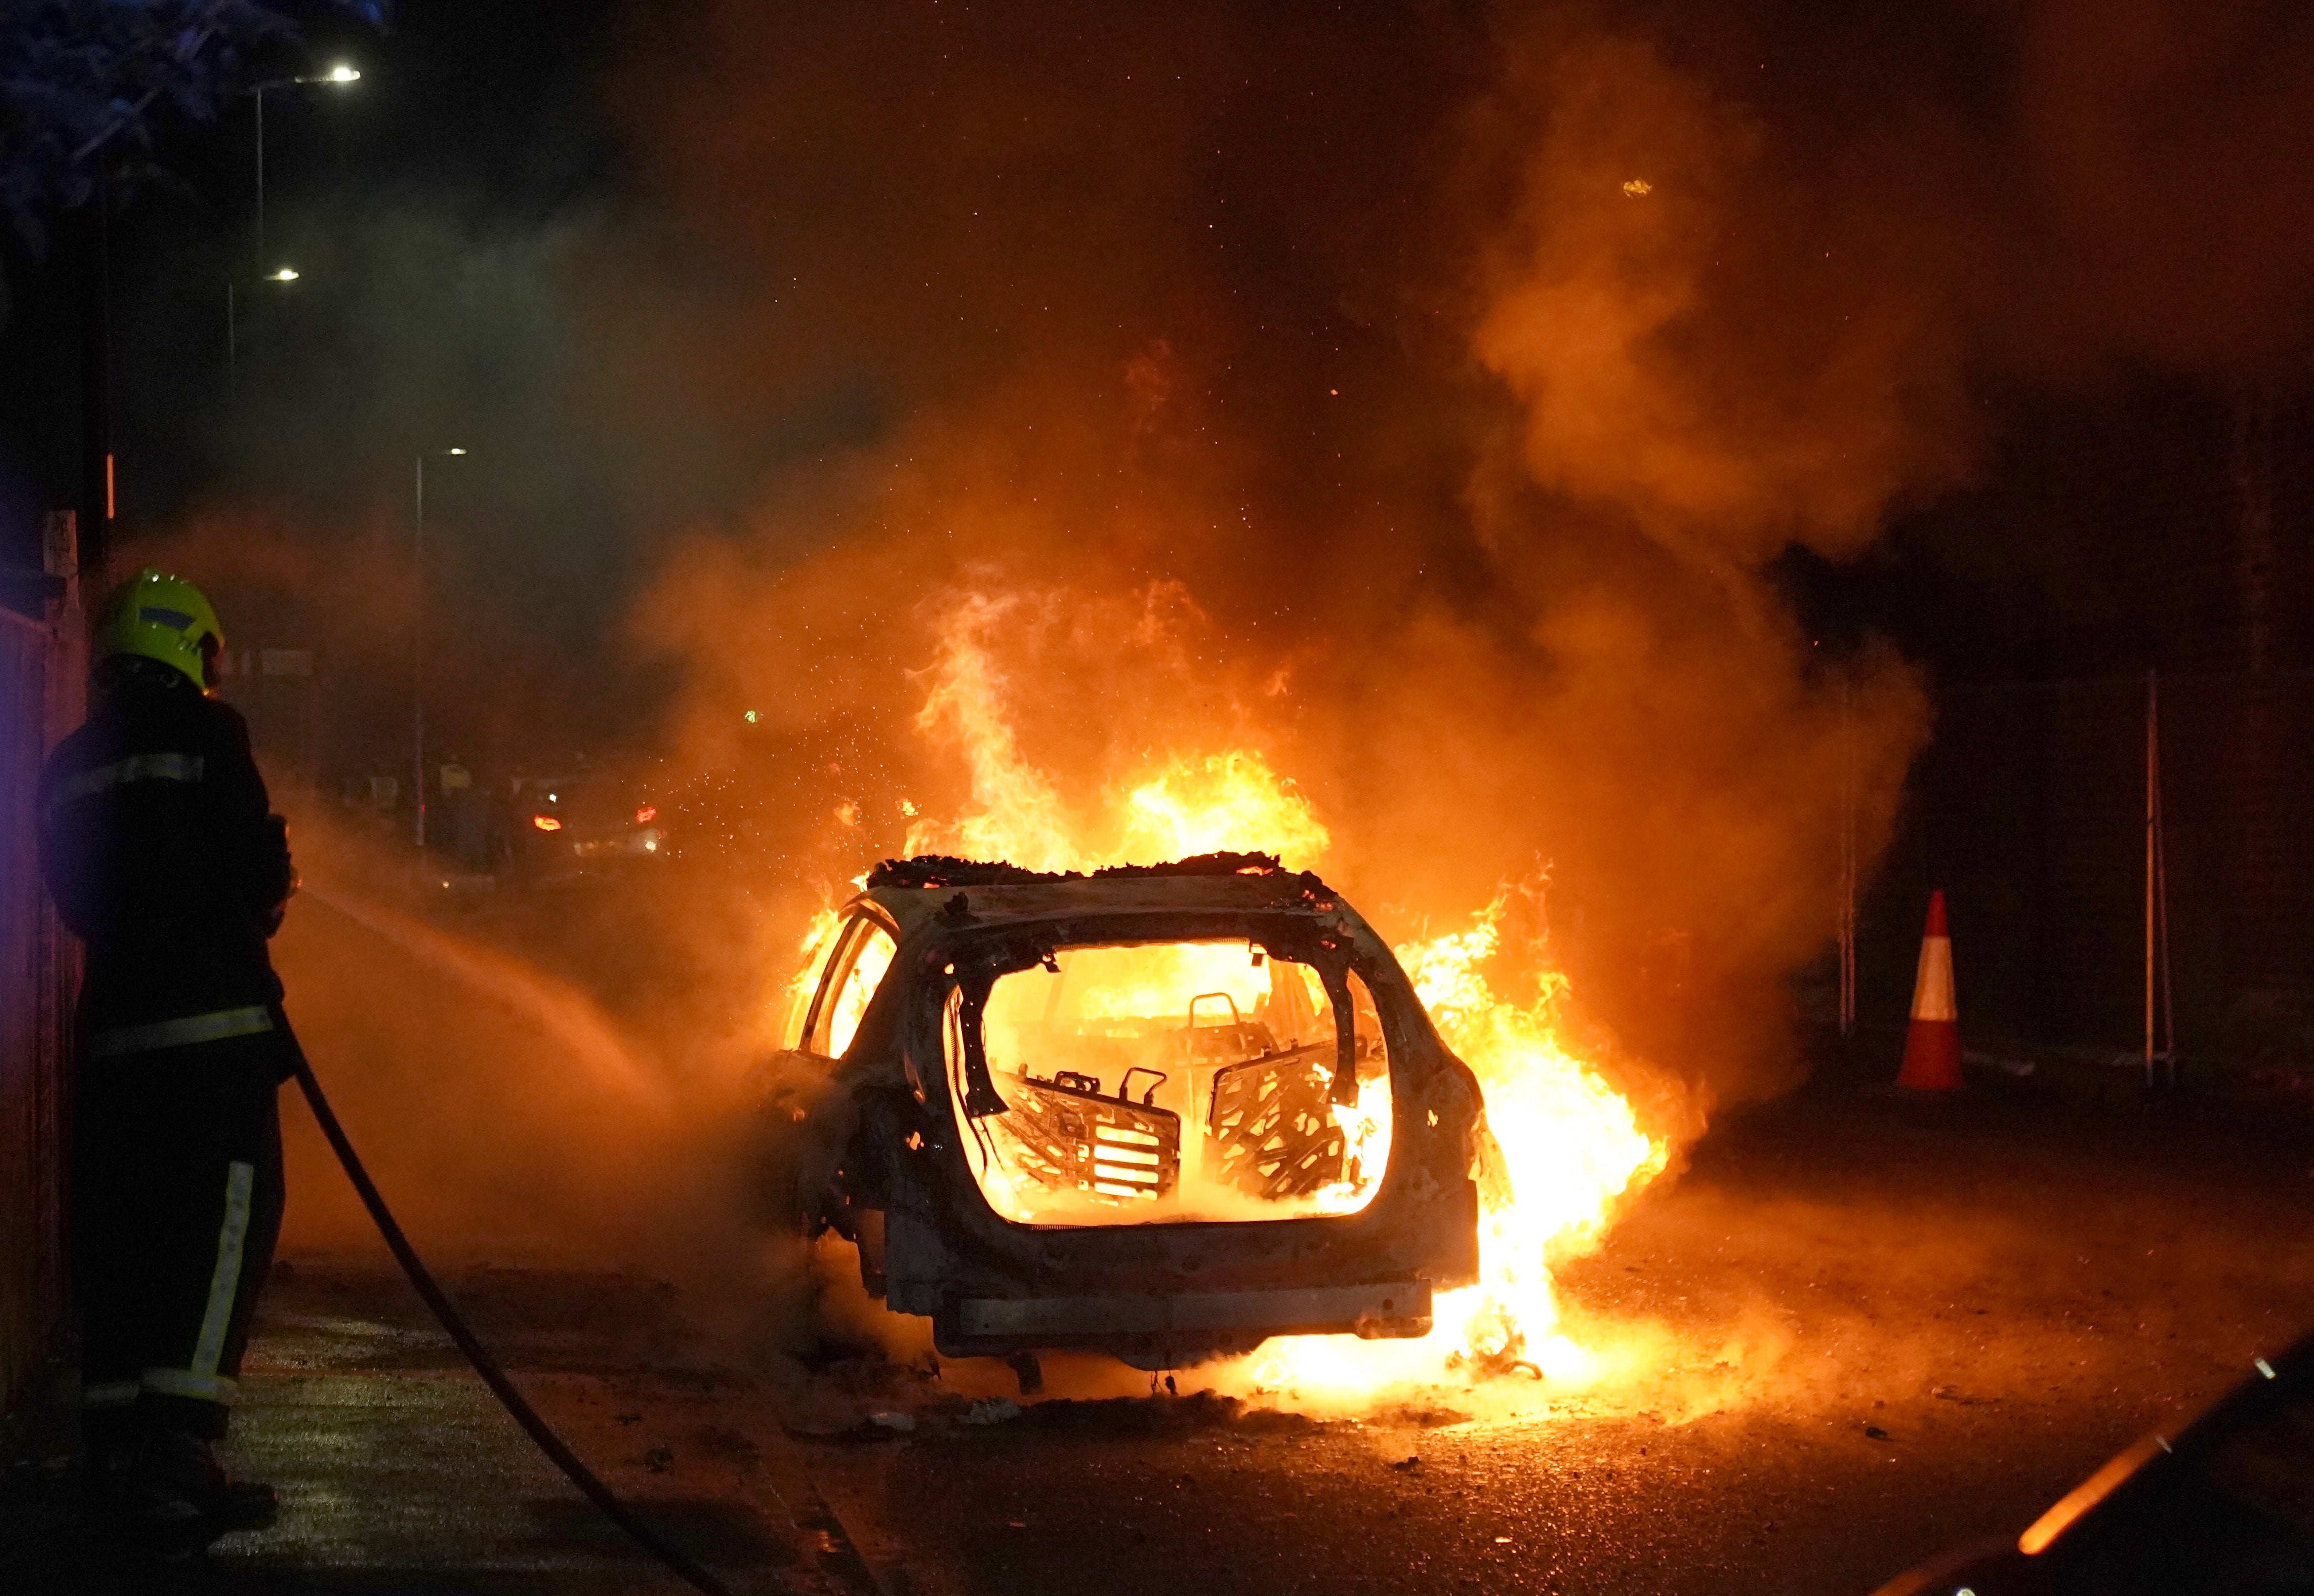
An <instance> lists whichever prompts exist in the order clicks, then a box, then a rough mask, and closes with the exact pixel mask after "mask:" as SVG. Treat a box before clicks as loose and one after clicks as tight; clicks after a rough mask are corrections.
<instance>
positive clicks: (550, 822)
mask: <svg viewBox="0 0 2314 1596" xmlns="http://www.w3.org/2000/svg"><path fill="white" fill-rule="evenodd" d="M530 823H531V824H533V825H534V826H536V827H537V828H538V829H539V830H541V831H543V832H559V831H561V829H562V823H561V821H559V820H557V819H555V818H554V816H552V815H534V816H531V817H530Z"/></svg>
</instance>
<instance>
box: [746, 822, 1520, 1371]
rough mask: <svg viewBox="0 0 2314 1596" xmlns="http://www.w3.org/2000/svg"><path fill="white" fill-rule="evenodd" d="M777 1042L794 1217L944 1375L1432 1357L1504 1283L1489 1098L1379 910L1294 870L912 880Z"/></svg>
mask: <svg viewBox="0 0 2314 1596" xmlns="http://www.w3.org/2000/svg"><path fill="white" fill-rule="evenodd" d="M782 1043H783V1046H782V1051H781V1052H779V1053H778V1054H776V1055H775V1056H774V1057H773V1059H772V1060H771V1061H770V1063H769V1064H768V1065H767V1067H766V1070H765V1071H764V1105H765V1115H764V1128H765V1134H764V1160H765V1162H764V1171H765V1180H766V1188H767V1191H768V1193H769V1195H770V1198H771V1201H772V1203H773V1207H774V1209H775V1211H776V1216H777V1219H778V1220H779V1221H780V1222H782V1223H783V1224H786V1225H790V1226H793V1227H796V1228H798V1229H799V1230H802V1231H804V1232H805V1233H808V1234H819V1233H823V1232H825V1231H826V1230H829V1229H833V1230H836V1231H837V1232H839V1233H840V1234H842V1235H843V1236H844V1237H845V1238H847V1239H850V1240H851V1241H852V1243H853V1244H854V1245H855V1246H856V1247H857V1248H858V1249H859V1257H860V1270H861V1279H862V1280H863V1282H864V1283H866V1286H867V1288H868V1291H869V1292H870V1294H871V1295H873V1296H877V1297H880V1298H882V1299H883V1301H884V1302H885V1304H886V1306H887V1307H888V1308H889V1309H891V1310H893V1311H894V1312H896V1313H903V1314H914V1315H921V1316H924V1317H927V1318H930V1319H931V1320H932V1327H933V1337H934V1342H935V1345H937V1346H938V1348H939V1349H940V1351H941V1353H943V1354H948V1355H951V1356H967V1355H1011V1354H1019V1353H1024V1352H1034V1351H1038V1350H1044V1349H1055V1348H1083V1349H1091V1350H1096V1351H1101V1352H1106V1353H1109V1354H1114V1355H1116V1356H1117V1357H1119V1358H1122V1359H1124V1360H1125V1361H1126V1362H1130V1363H1133V1364H1135V1365H1136V1366H1139V1367H1142V1368H1147V1369H1160V1368H1175V1367H1184V1366H1188V1365H1191V1364H1194V1363H1197V1362H1200V1361H1202V1360H1204V1359H1206V1358H1210V1357H1214V1356H1219V1355H1224V1354H1238V1353H1243V1352H1247V1351H1250V1350H1251V1349H1252V1348H1253V1347H1255V1346H1257V1345H1259V1344H1260V1343H1261V1342H1262V1341H1264V1340H1265V1339H1267V1337H1270V1336H1289V1335H1291V1336H1301V1335H1320V1334H1334V1333H1345V1334H1353V1335H1357V1336H1367V1337H1396V1336H1423V1335H1426V1334H1427V1333H1428V1332H1429V1330H1430V1327H1431V1311H1432V1309H1431V1302H1432V1294H1433V1292H1443V1291H1445V1290H1448V1289H1451V1288H1453V1287H1458V1286H1463V1285H1468V1284H1470V1283H1473V1282H1474V1281H1476V1280H1477V1279H1478V1277H1479V1194H1478V1188H1477V1185H1476V1183H1475V1181H1474V1179H1473V1170H1474V1168H1475V1166H1476V1163H1477V1153H1478V1150H1479V1143H1480V1142H1481V1140H1482V1139H1483V1136H1484V1133H1483V1131H1482V1129H1481V1126H1480V1102H1479V1089H1478V1083H1477V1081H1476V1080H1475V1078H1474V1077H1473V1076H1472V1075H1471V1071H1469V1069H1467V1068H1466V1067H1465V1066H1464V1065H1463V1064H1462V1062H1461V1061H1460V1060H1458V1059H1456V1058H1455V1057H1454V1056H1453V1054H1450V1053H1449V1052H1448V1051H1447V1049H1446V1047H1445V1045H1444V1044H1443V1043H1442V1042H1441V1041H1440V1040H1439V1037H1438V1035H1437V1032H1436V1031H1435V1029H1434V1028H1433V1027H1432V1025H1431V1023H1430V1020H1429V1018H1428V1016H1427V1015H1426V1013H1425V1012H1424V1010H1423V1007H1422V1004H1421V1002H1420V1001H1419V1000H1418V998H1417V997H1416V995H1415V992H1414V989H1413V987H1412V986H1411V985H1410V984H1409V982H1408V980H1407V977H1406V975H1405V974H1404V972H1403V971H1401V970H1400V967H1399V965H1398V962H1397V960H1396V959H1395V958H1394V957H1392V955H1391V950H1390V948H1389V947H1388V946H1387V945H1386V944H1385V943H1384V942H1383V941H1382V939H1381V938H1380V937H1379V936H1377V935H1376V934H1375V932H1374V931H1373V930H1372V928H1370V927H1369V926H1368V925H1367V924H1366V922H1365V921H1364V920H1363V919H1361V918H1360V917H1359V915H1358V913H1357V912H1356V910H1354V909H1352V908H1351V907H1350V906H1349V904H1347V903H1346V902H1344V901H1343V899H1342V898H1341V896H1340V895H1338V893H1336V892H1335V891H1333V889H1332V888H1330V887H1329V886H1327V885H1326V884H1325V883H1324V882H1323V881H1321V880H1320V879H1319V878H1318V877H1315V876H1313V875H1310V874H1307V873H1298V872H1290V871H1287V870H1285V869H1283V868H1282V867H1281V866H1280V865H1279V863H1278V861H1277V860H1276V859H1275V858H1273V857H1270V856H1267V855H1262V854H1214V855H1207V856H1204V857H1201V858H1197V859H1189V860H1182V861H1180V862H1178V863H1173V864H1164V865H1156V866H1145V867H1144V866H1129V867H1120V868H1117V869H1103V870H1096V871H1094V872H1092V873H1091V874H1089V875H1085V874H1076V873H1067V874H1050V873H1043V872H1038V871H1031V870H1027V869H1019V868H1016V867H1014V866H1011V865H1004V864H985V863H974V862H969V861H965V860H951V859H942V858H919V859H912V860H896V861H890V862H887V863H885V864H883V865H880V866H879V867H878V868H877V869H875V871H874V872H873V873H872V874H870V877H868V879H867V882H866V885H865V887H864V889H863V890H862V891H861V893H860V894H859V895H858V896H856V897H854V898H853V899H852V901H851V903H850V904H847V905H845V907H844V908H843V910H842V912H841V913H840V914H839V915H838V916H837V917H836V920H835V925H834V926H833V928H832V929H831V930H830V932H829V934H828V935H826V937H825V938H824V939H823V940H822V943H821V951H820V953H819V955H818V956H817V957H816V958H815V960H814V962H813V964H812V966H811V967H810V969H809V970H808V972H807V973H806V974H805V976H804V977H802V978H800V979H799V981H798V983H796V986H795V988H794V991H793V994H792V998H791V1001H790V1012H789V1015H788V1018H787V1029H786V1033H785V1035H784V1036H782Z"/></svg>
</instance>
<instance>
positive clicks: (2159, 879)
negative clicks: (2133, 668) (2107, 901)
mask: <svg viewBox="0 0 2314 1596" xmlns="http://www.w3.org/2000/svg"><path fill="white" fill-rule="evenodd" d="M2154 738H2155V740H2154V745H2153V753H2154V759H2153V901H2154V907H2155V910H2156V913H2155V916H2154V923H2155V929H2156V930H2158V931H2159V934H2160V938H2161V1058H2162V1062H2163V1064H2164V1068H2163V1070H2162V1074H2163V1075H2164V1076H2165V1077H2166V1078H2167V1079H2168V1084H2169V1085H2171V1086H2173V1087H2174V1086H2176V1085H2177V991H2176V988H2175V987H2174V986H2173V985H2172V984H2171V982H2170V970H2169V834H2168V833H2169V821H2168V816H2167V815H2165V814H2164V813H2163V810H2162V803H2161V757H2160V755H2161V745H2160V706H2159V703H2158V702H2157V703H2156V705H2155V706H2154Z"/></svg>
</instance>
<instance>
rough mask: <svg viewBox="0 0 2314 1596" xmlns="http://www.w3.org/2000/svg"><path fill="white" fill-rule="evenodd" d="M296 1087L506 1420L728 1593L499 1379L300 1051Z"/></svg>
mask: <svg viewBox="0 0 2314 1596" xmlns="http://www.w3.org/2000/svg"><path fill="white" fill-rule="evenodd" d="M297 1087H298V1089H299V1090H301V1091H303V1092H304V1093H305V1101H306V1102H307V1104H309V1105H310V1106H311V1107H312V1108H313V1110H314V1120H315V1121H316V1122H317V1123H318V1124H320V1125H321V1127H322V1135H323V1136H325V1137H327V1138H328V1139H329V1143H330V1149H331V1151H333V1152H335V1153H336V1154H337V1155H338V1162H339V1163H340V1164H342V1165H344V1166H345V1170H346V1178H347V1179H349V1180H350V1181H352V1182H353V1183H354V1190H355V1191H357V1192H358V1193H359V1194H360V1195H361V1200H362V1206H363V1207H365V1208H367V1209H368V1210H369V1216H370V1218H371V1219H372V1220H373V1221H375V1222H376V1224H377V1231H378V1234H379V1235H381V1236H383V1237H384V1238H385V1245H386V1248H387V1249H388V1250H389V1251H391V1252H392V1253H393V1258H394V1262H396V1263H398V1264H400V1265H402V1273H403V1274H407V1275H408V1276H410V1283H411V1285H412V1286H415V1287H416V1288H417V1290H418V1294H419V1295H420V1297H422V1298H424V1299H425V1300H426V1306H427V1307H428V1308H430V1309H433V1310H434V1317H435V1318H437V1319H439V1320H440V1321H441V1322H442V1328H443V1329H444V1330H446V1331H447V1332H448V1333H449V1336H450V1339H451V1340H452V1341H455V1342H456V1343H457V1345H458V1350H459V1351H460V1352H462V1353H464V1354H466V1361H467V1362H470V1363H472V1364H473V1366H474V1372H475V1373H477V1374H479V1375H481V1377H482V1383H483V1384H484V1385H486V1386H488V1387H490V1395H492V1396H494V1397H496V1398H498V1399H499V1403H500V1404H501V1405H502V1406H504V1407H505V1408H506V1410H507V1412H508V1413H510V1414H512V1415H514V1422H515V1423H516V1424H520V1425H521V1426H522V1429H523V1433H524V1434H526V1435H527V1436H529V1437H530V1438H531V1440H532V1441H533V1442H535V1443H536V1444H537V1447H538V1450H539V1451H542V1452H544V1453H545V1454H546V1456H547V1459H548V1461H550V1462H552V1464H553V1465H554V1466H555V1467H556V1468H560V1469H561V1470H562V1473H563V1475H564V1477H566V1478H568V1479H569V1480H570V1483H571V1484H572V1485H574V1486H578V1487H579V1495H582V1496H584V1497H586V1498H587V1501H589V1502H591V1503H594V1504H595V1505H596V1507H598V1508H600V1509H601V1510H602V1512H603V1516H604V1517H605V1518H606V1519H609V1520H610V1521H611V1522H613V1523H614V1524H616V1525H617V1526H618V1527H619V1528H620V1529H622V1530H625V1531H626V1532H627V1534H628V1535H629V1536H631V1537H632V1538H633V1539H634V1542H635V1544H636V1545H637V1546H639V1547H640V1548H643V1550H645V1551H647V1552H649V1554H650V1555H651V1556H654V1557H656V1558H658V1560H659V1561H660V1562H661V1563H663V1564H665V1565H667V1569H668V1571H669V1572H670V1573H673V1574H676V1576H678V1577H679V1578H681V1579H682V1580H683V1582H684V1583H685V1584H688V1585H690V1586H692V1587H693V1589H694V1590H698V1591H702V1592H705V1593H706V1596H732V1592H731V1588H730V1587H729V1585H726V1584H725V1583H723V1582H722V1581H721V1580H719V1579H717V1578H716V1577H715V1576H714V1575H713V1574H710V1573H708V1572H707V1570H706V1569H704V1568H702V1567H701V1566H700V1565H698V1564H697V1563H695V1562H693V1560H692V1559H691V1558H690V1557H688V1556H684V1553H682V1552H681V1551H679V1550H677V1549H676V1548H675V1547H674V1546H673V1545H671V1544H670V1543H669V1542H668V1541H667V1539H666V1538H665V1537H664V1536H662V1535H660V1534H659V1532H658V1530H654V1529H652V1528H651V1527H650V1526H649V1524H646V1523H645V1522H643V1521H642V1520H640V1519H639V1518H637V1517H636V1516H635V1515H634V1513H633V1512H632V1511H631V1510H630V1509H629V1508H628V1507H627V1505H626V1503H623V1502H621V1501H620V1500H619V1499H618V1498H617V1497H616V1496H614V1495H612V1494H611V1487H610V1486H606V1485H605V1484H604V1483H603V1482H602V1480H601V1479H599V1478H597V1477H596V1474H595V1471H594V1470H593V1469H591V1468H587V1465H586V1464H584V1463H582V1462H580V1461H579V1454H578V1453H576V1452H574V1451H571V1450H570V1447H569V1446H568V1445H566V1444H565V1443H564V1442H563V1440H562V1438H561V1436H560V1435H557V1434H556V1433H554V1432H553V1431H552V1430H551V1429H549V1428H548V1427H547V1424H546V1421H545V1420H544V1419H543V1418H541V1417H539V1416H538V1410H537V1409H536V1408H534V1407H533V1406H531V1405H530V1403H529V1401H528V1399H527V1398H525V1397H524V1396H523V1394H522V1393H521V1392H520V1391H518V1390H517V1389H515V1384H514V1381H512V1380H508V1378H507V1372H506V1370H505V1369H504V1368H502V1367H501V1366H500V1365H499V1361H498V1360H497V1359H496V1358H494V1357H492V1356H491V1355H490V1349H489V1348H488V1347H486V1346H484V1345H482V1344H481V1341H480V1340H478V1339H477V1338H476V1337H475V1335H474V1332H473V1327H471V1326H469V1325H468V1324H467V1323H466V1321H465V1318H464V1317H463V1316H462V1315H461V1314H460V1313H459V1312H458V1310H457V1309H456V1308H455V1306H454V1305H453V1304H452V1303H451V1301H450V1299H449V1298H448V1297H447V1296H446V1295H445V1294H444V1293H443V1291H442V1288H441V1286H440V1285H438V1284H437V1283H436V1282H435V1279H434V1276H433V1274H432V1273H431V1272H429V1271H428V1269H427V1267H426V1264H425V1260H423V1259H421V1258H420V1257H419V1256H418V1253H417V1249H416V1248H412V1247H411V1245H410V1238H409V1237H407V1236H405V1235H403V1234H402V1227H401V1226H400V1225H399V1224H397V1223H396V1222H394V1218H393V1211H392V1210H390V1209H388V1208H387V1207H386V1205H385V1199H384V1197H382V1196H380V1195H378V1190H377V1186H376V1185H375V1183H374V1182H373V1181H372V1180H371V1179H370V1177H369V1171H368V1170H367V1169H366V1168H363V1167H362V1161H361V1157H360V1155H359V1154H358V1153H356V1152H355V1151H354V1144H353V1143H352V1142H349V1141H348V1140H346V1132H345V1127H344V1126H343V1125H341V1124H339V1123H338V1116H337V1115H336V1114H335V1113H334V1112H332V1111H331V1107H330V1099H329V1098H326V1097H324V1096H323V1095H322V1083H321V1082H320V1081H319V1080H315V1079H314V1069H313V1066H312V1065H311V1064H309V1063H306V1062H305V1059H304V1058H303V1057H302V1056H301V1057H300V1058H299V1059H298V1060H297Z"/></svg>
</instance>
